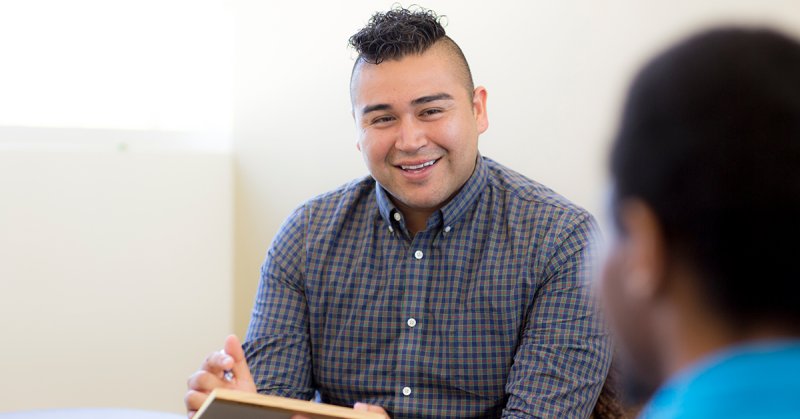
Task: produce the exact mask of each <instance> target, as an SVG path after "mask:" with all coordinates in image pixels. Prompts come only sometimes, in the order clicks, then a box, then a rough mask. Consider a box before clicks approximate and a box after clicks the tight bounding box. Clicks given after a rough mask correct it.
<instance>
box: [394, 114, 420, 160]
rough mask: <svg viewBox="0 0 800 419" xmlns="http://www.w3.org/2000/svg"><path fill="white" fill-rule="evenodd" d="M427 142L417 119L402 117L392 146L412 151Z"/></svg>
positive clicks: (408, 151)
mask: <svg viewBox="0 0 800 419" xmlns="http://www.w3.org/2000/svg"><path fill="white" fill-rule="evenodd" d="M427 144H428V140H427V137H426V135H425V130H424V129H423V127H422V124H421V123H420V122H419V121H416V120H414V119H413V118H404V119H403V120H401V122H400V129H399V131H398V133H397V139H396V140H395V144H394V147H395V148H396V149H398V150H399V151H403V152H406V153H413V152H415V151H417V150H419V149H421V148H422V147H424V146H426V145H427Z"/></svg>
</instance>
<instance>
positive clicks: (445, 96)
mask: <svg viewBox="0 0 800 419" xmlns="http://www.w3.org/2000/svg"><path fill="white" fill-rule="evenodd" d="M437 100H453V96H450V94H448V93H438V94H435V95H430V96H423V97H420V98H416V99H414V100H412V101H411V104H412V105H414V106H416V105H423V104H425V103H430V102H435V101H437Z"/></svg>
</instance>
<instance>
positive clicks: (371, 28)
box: [350, 6, 475, 95]
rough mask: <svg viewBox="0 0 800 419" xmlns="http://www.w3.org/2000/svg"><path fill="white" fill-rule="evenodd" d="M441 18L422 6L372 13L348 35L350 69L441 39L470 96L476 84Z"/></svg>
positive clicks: (410, 52)
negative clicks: (352, 57)
mask: <svg viewBox="0 0 800 419" xmlns="http://www.w3.org/2000/svg"><path fill="white" fill-rule="evenodd" d="M443 18H445V16H443V15H437V14H436V12H434V11H433V10H428V9H424V8H422V7H414V8H413V9H406V8H403V7H400V6H397V7H394V8H392V9H391V10H389V11H388V12H378V13H375V14H374V15H372V17H371V18H370V20H369V22H368V23H367V26H365V27H363V28H362V29H361V30H360V31H358V32H357V33H356V34H355V35H353V36H351V37H350V46H352V47H353V48H354V49H355V50H356V52H358V58H357V59H356V62H355V64H354V66H353V71H354V72H355V70H356V68H357V67H358V65H359V64H360V63H368V64H376V65H377V64H380V63H382V62H384V61H386V60H400V59H402V58H403V57H405V56H407V55H419V54H423V53H424V52H425V51H427V50H428V49H429V48H431V47H432V46H433V45H435V44H437V43H440V42H441V45H442V46H443V47H444V48H445V49H446V51H447V52H448V53H449V54H450V56H451V58H452V59H453V60H454V63H455V64H456V65H457V66H458V71H459V73H460V75H459V76H460V77H461V78H462V79H463V81H464V87H465V88H466V89H467V92H469V94H470V95H472V91H473V90H474V89H475V84H474V83H473V81H472V71H471V70H470V68H469V63H467V58H466V57H464V52H463V51H461V48H460V47H459V46H458V44H456V43H455V41H453V40H452V39H451V38H450V37H449V36H447V34H446V33H445V30H444V26H442V22H441V21H442V19H443Z"/></svg>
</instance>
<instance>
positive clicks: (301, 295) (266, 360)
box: [242, 208, 314, 400]
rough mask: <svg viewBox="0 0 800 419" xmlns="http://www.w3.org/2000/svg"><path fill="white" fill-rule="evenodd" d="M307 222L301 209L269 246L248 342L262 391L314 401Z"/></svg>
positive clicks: (250, 360) (245, 345)
mask: <svg viewBox="0 0 800 419" xmlns="http://www.w3.org/2000/svg"><path fill="white" fill-rule="evenodd" d="M305 224H306V223H305V220H304V211H303V208H299V209H297V210H296V211H295V212H294V213H293V214H292V215H291V216H290V217H289V218H288V219H287V220H286V222H284V224H283V226H282V227H281V228H280V230H279V231H278V234H277V235H276V236H275V239H274V240H273V242H272V245H271V246H270V249H269V250H268V251H267V256H266V259H265V261H264V265H263V266H262V268H261V281H260V283H259V286H258V292H257V293H256V299H255V304H254V306H253V313H252V316H251V319H250V327H249V328H248V330H247V336H246V338H245V342H244V343H243V345H242V347H243V348H244V352H245V356H246V357H247V362H248V365H249V367H250V371H251V373H252V374H253V379H254V380H255V383H256V388H257V389H258V392H259V393H262V394H272V395H278V396H283V397H292V398H296V399H303V400H310V399H311V398H312V397H313V396H314V386H313V384H312V375H311V371H312V368H311V350H310V344H309V321H308V303H307V301H306V296H305V292H304V280H305V278H304V265H305V228H306V227H305Z"/></svg>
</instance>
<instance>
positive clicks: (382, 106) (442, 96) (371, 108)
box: [361, 93, 453, 115]
mask: <svg viewBox="0 0 800 419" xmlns="http://www.w3.org/2000/svg"><path fill="white" fill-rule="evenodd" d="M437 100H453V96H451V95H450V94H449V93H437V94H435V95H430V96H422V97H418V98H416V99H414V100H412V101H411V104H412V105H414V106H418V105H423V104H426V103H430V102H435V101H437ZM391 108H392V107H391V106H390V105H388V104H386V103H378V104H376V105H367V106H364V109H362V110H361V115H366V114H368V113H370V112H376V111H385V110H387V109H391Z"/></svg>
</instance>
